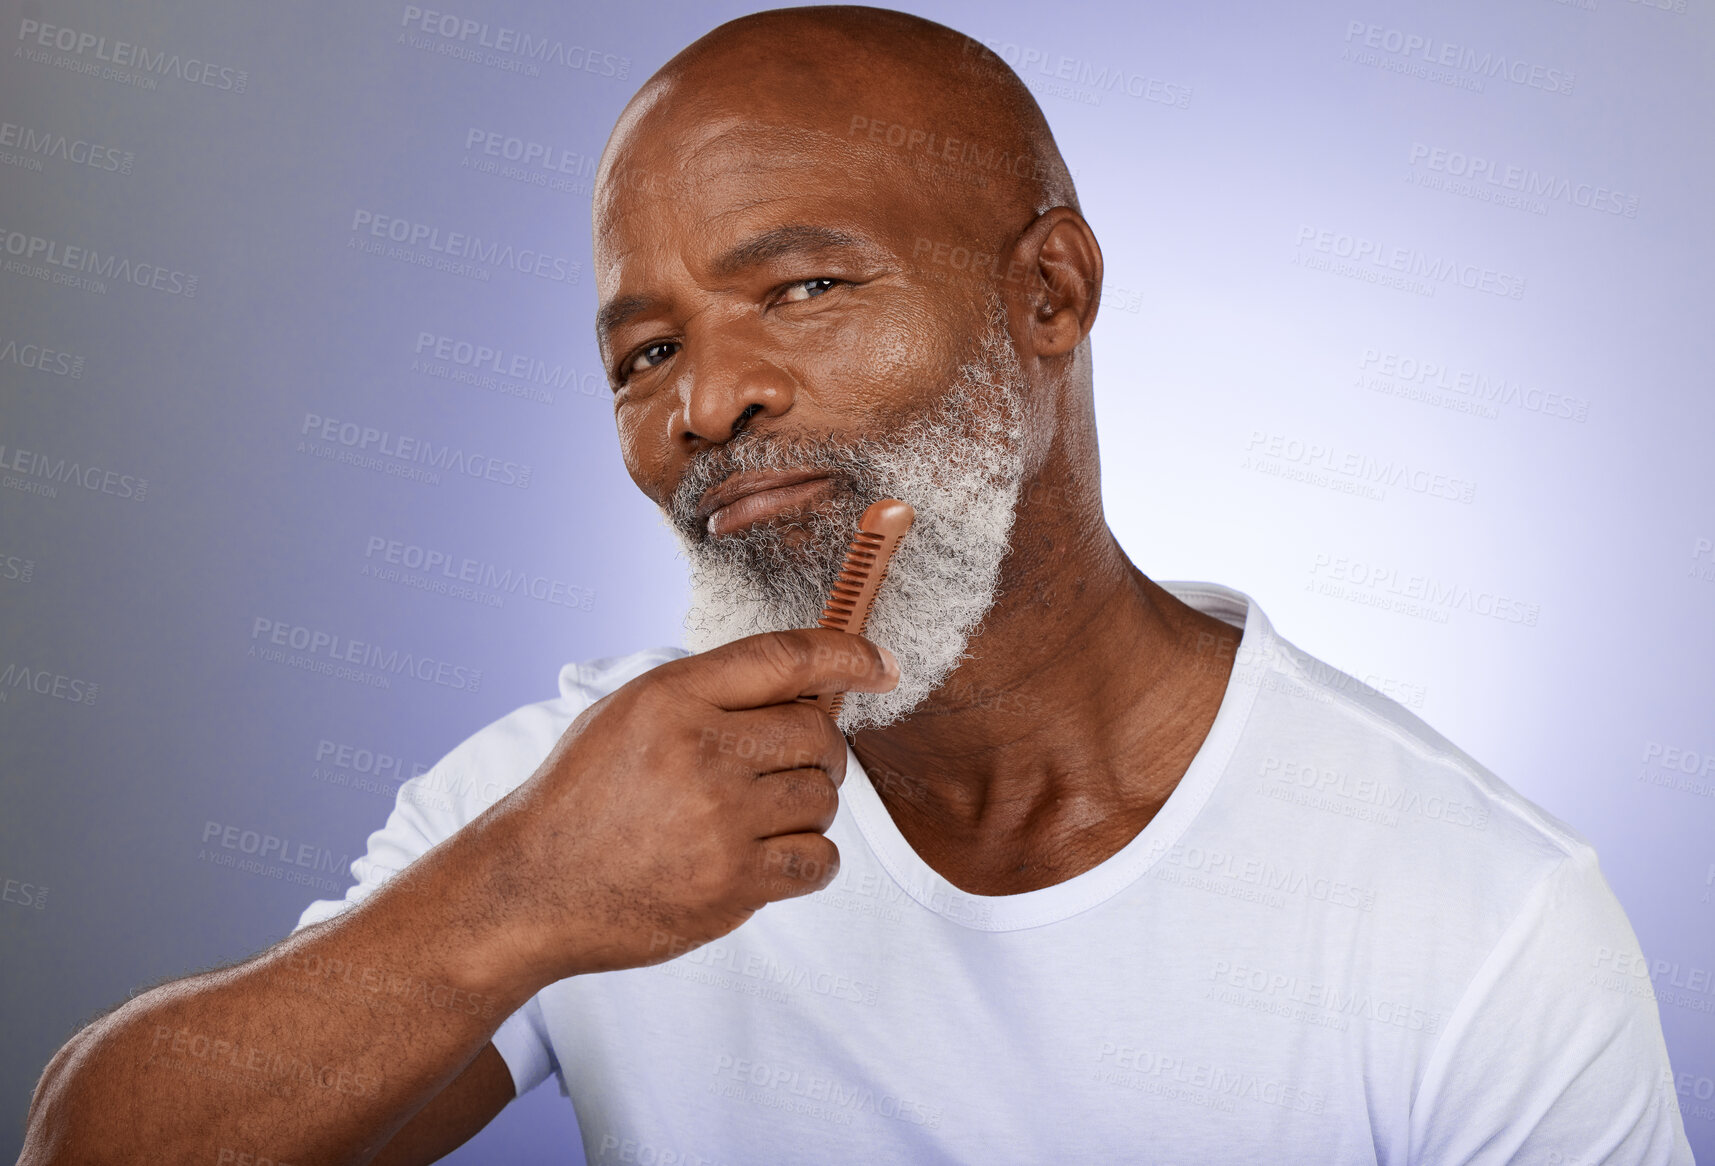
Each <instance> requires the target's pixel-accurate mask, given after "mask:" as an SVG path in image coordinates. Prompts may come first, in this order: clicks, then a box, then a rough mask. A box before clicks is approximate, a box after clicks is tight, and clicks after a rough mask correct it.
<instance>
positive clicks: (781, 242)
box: [709, 225, 865, 279]
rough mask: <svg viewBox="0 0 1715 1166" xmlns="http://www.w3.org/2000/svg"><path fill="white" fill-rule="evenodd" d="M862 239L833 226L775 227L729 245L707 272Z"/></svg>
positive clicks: (722, 273) (728, 272)
mask: <svg viewBox="0 0 1715 1166" xmlns="http://www.w3.org/2000/svg"><path fill="white" fill-rule="evenodd" d="M863 246H865V243H864V240H862V239H860V238H858V237H857V236H855V235H848V234H846V233H845V232H844V231H836V230H835V229H834V228H832V227H813V226H808V225H796V226H789V227H775V228H774V229H773V230H770V231H764V232H762V234H760V235H756V236H754V237H752V238H749V239H746V240H745V241H744V242H742V243H740V244H738V245H737V246H735V247H731V248H729V249H728V250H727V251H725V252H723V253H722V254H721V255H719V256H717V257H716V258H715V259H714V261H713V262H712V263H710V264H709V272H710V274H712V275H714V276H716V277H718V278H723V279H724V278H726V277H728V276H733V275H737V274H738V273H739V272H741V271H743V270H745V269H746V268H748V267H754V266H756V265H757V264H759V263H767V262H768V261H769V260H770V259H778V258H779V257H780V256H782V255H790V254H792V253H793V252H795V251H832V250H837V249H841V248H852V247H863Z"/></svg>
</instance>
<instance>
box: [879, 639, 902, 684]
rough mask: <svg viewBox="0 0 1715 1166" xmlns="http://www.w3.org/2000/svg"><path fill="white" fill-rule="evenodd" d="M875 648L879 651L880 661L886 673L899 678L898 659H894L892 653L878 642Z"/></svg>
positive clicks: (896, 678)
mask: <svg viewBox="0 0 1715 1166" xmlns="http://www.w3.org/2000/svg"><path fill="white" fill-rule="evenodd" d="M875 650H876V651H878V652H880V653H881V663H882V666H883V667H884V668H886V669H887V674H888V675H889V676H891V677H893V679H895V680H898V679H899V661H898V660H896V659H894V656H893V653H892V652H889V651H888V650H887V649H886V648H884V647H882V646H881V645H880V644H877V645H876V646H875Z"/></svg>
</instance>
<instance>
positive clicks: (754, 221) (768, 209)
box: [595, 119, 921, 278]
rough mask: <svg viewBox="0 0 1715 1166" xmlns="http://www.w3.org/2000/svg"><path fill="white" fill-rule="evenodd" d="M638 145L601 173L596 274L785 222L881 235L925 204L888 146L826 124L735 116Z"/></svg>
mask: <svg viewBox="0 0 1715 1166" xmlns="http://www.w3.org/2000/svg"><path fill="white" fill-rule="evenodd" d="M637 146H638V148H636V149H633V148H632V146H631V144H629V143H628V145H627V147H626V148H625V149H624V150H623V151H621V152H619V153H618V154H616V155H615V156H614V157H613V158H612V160H611V165H609V166H608V167H606V168H605V169H604V171H603V174H602V183H603V185H602V187H601V191H600V194H599V195H598V199H597V207H596V221H595V248H596V269H597V273H598V276H601V275H607V276H608V277H610V278H611V277H614V275H615V273H614V272H612V271H611V270H609V269H610V268H611V267H612V266H613V265H614V264H617V263H619V262H622V261H623V260H624V259H625V258H627V257H628V256H637V255H639V254H640V253H649V252H652V251H658V250H659V249H660V248H661V247H662V246H663V245H672V246H674V248H675V249H677V250H680V251H682V252H684V253H685V254H686V255H687V257H693V256H694V257H701V258H705V259H712V258H713V257H715V256H716V255H718V254H720V253H722V252H724V251H725V250H726V249H727V248H728V247H730V246H732V245H733V244H734V243H736V242H738V241H740V240H742V239H744V238H747V237H749V236H751V235H754V234H756V233H758V232H761V231H766V230H769V229H771V228H772V227H774V226H778V225H780V224H782V223H786V222H800V221H802V222H809V223H819V224H822V225H825V226H827V227H829V228H830V229H833V230H840V229H846V230H849V231H852V232H853V233H861V234H863V235H865V236H867V237H870V238H872V239H875V240H878V241H879V240H880V239H881V238H882V237H884V236H886V235H888V234H890V233H893V232H894V231H895V230H897V228H898V226H899V224H900V221H901V220H902V219H905V218H908V217H909V216H910V215H911V214H912V213H913V211H914V210H915V209H917V207H916V204H918V203H919V202H920V201H921V192H920V190H919V189H918V185H917V184H916V183H915V182H913V181H911V180H910V174H909V169H908V168H906V167H902V166H901V165H900V163H899V161H898V160H897V159H894V158H892V157H890V156H889V154H888V151H887V148H886V147H885V145H882V146H878V145H877V144H876V143H873V142H870V141H868V140H867V139H865V138H864V137H863V136H862V135H851V134H847V133H840V132H837V131H835V130H832V129H828V128H825V127H822V126H813V125H782V124H767V123H757V122H754V121H752V122H748V123H746V122H741V121H738V120H736V119H730V120H725V121H722V122H719V123H714V124H705V125H703V126H700V127H697V129H696V130H695V131H694V132H693V133H691V134H689V135H687V136H685V137H683V138H674V139H669V138H667V137H665V136H660V137H646V139H645V140H644V141H642V142H639V143H637Z"/></svg>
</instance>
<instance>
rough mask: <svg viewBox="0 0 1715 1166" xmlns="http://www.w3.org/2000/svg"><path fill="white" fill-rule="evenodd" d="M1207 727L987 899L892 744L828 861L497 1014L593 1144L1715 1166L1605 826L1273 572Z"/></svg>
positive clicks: (418, 814)
mask: <svg viewBox="0 0 1715 1166" xmlns="http://www.w3.org/2000/svg"><path fill="white" fill-rule="evenodd" d="M1170 589H1171V590H1172V591H1173V593H1174V594H1175V595H1177V596H1179V597H1180V598H1181V599H1183V600H1185V601H1186V602H1187V603H1190V604H1192V605H1193V606H1195V607H1197V608H1198V609H1199V610H1202V611H1205V612H1208V613H1209V614H1211V615H1213V616H1215V617H1217V618H1219V619H1222V620H1224V621H1226V622H1227V623H1229V624H1232V625H1234V626H1238V627H1242V628H1243V636H1242V639H1241V641H1240V645H1239V651H1238V658H1237V661H1236V663H1235V666H1234V670H1233V674H1232V679H1231V681H1230V683H1229V685H1228V688H1227V692H1226V694H1225V697H1224V698H1223V700H1222V702H1221V707H1220V711H1219V713H1218V715H1217V716H1216V718H1215V722H1214V726H1213V728H1212V729H1211V730H1210V732H1209V736H1208V739H1207V740H1206V741H1205V742H1204V743H1203V746H1202V748H1201V749H1200V750H1199V751H1198V753H1197V756H1196V758H1195V760H1193V761H1192V763H1191V766H1190V768H1189V770H1187V772H1186V774H1185V776H1184V779H1183V780H1182V781H1181V782H1180V783H1179V785H1178V787H1177V788H1176V789H1175V790H1174V792H1173V794H1172V796H1171V797H1169V798H1168V800H1167V802H1166V804H1165V805H1164V806H1163V807H1162V808H1161V811H1160V812H1159V813H1158V814H1157V815H1156V816H1155V818H1154V819H1153V820H1152V821H1151V822H1150V823H1149V825H1148V826H1146V827H1145V828H1144V829H1143V831H1142V832H1141V833H1139V834H1138V835H1137V837H1135V838H1133V839H1132V840H1131V842H1129V843H1128V844H1127V845H1126V846H1124V847H1123V848H1122V849H1121V850H1120V851H1119V852H1118V853H1116V854H1114V855H1113V856H1112V857H1110V858H1108V859H1107V860H1106V861H1105V862H1103V863H1101V864H1100V865H1099V866H1097V867H1095V868H1094V869H1092V870H1089V871H1086V872H1084V873H1083V874H1080V875H1077V876H1076V877H1074V878H1071V879H1068V880H1066V881H1065V882H1063V883H1059V884H1056V885H1054V886H1051V887H1045V888H1043V889H1041V890H1036V891H1028V892H1025V893H1024V894H1018V895H997V896H985V895H971V894H966V893H964V892H963V891H960V890H959V889H957V888H956V887H954V886H953V885H952V884H951V883H949V882H947V881H946V880H945V879H943V878H941V877H940V876H939V875H937V874H936V873H935V871H934V870H933V869H931V868H930V867H929V866H928V865H927V864H926V863H925V862H924V861H923V860H922V859H921V858H919V857H918V856H917V854H916V853H915V852H913V851H912V849H911V847H910V846H909V845H908V844H907V843H906V841H905V839H904V837H903V836H902V835H901V834H900V832H899V830H898V828H897V827H896V826H895V825H894V823H893V820H892V819H891V817H890V816H889V815H888V813H887V810H886V808H885V807H884V805H883V803H882V802H881V800H880V798H879V797H878V796H877V794H876V791H875V789H874V787H873V785H872V784H871V782H870V781H869V779H868V777H867V776H866V775H865V773H864V770H863V768H862V766H861V765H860V764H859V763H858V761H857V758H856V757H855V756H851V757H848V759H847V771H846V780H845V785H844V787H843V789H842V791H841V797H840V809H839V814H838V816H837V818H836V819H835V821H834V824H833V826H832V828H831V829H830V830H829V831H828V835H829V837H830V838H832V839H833V840H834V841H835V842H836V843H837V844H838V845H839V848H840V856H841V869H840V874H839V876H838V879H837V881H836V882H835V883H834V884H833V885H832V886H831V887H829V888H828V889H827V890H825V891H822V892H819V893H817V894H814V895H810V896H807V897H805V898H801V899H796V900H792V901H788V902H783V903H775V904H771V905H770V906H768V907H766V908H764V909H763V910H762V911H760V912H759V913H758V914H756V915H755V916H753V917H752V918H751V919H750V920H749V921H748V922H746V923H745V924H744V925H743V926H742V927H740V928H739V929H738V930H737V931H734V932H733V933H732V934H731V935H729V936H727V937H726V938H724V939H721V940H718V941H716V942H714V943H712V944H709V945H708V946H706V947H702V948H698V949H696V950H694V951H691V952H688V953H686V954H684V955H682V956H680V957H678V958H676V959H674V960H672V961H670V962H668V963H666V964H662V965H658V966H655V967H649V968H637V969H632V970H627V971H619V972H606V973H601V974H597V975H588V976H580V977H574V978H572V979H568V980H562V981H560V982H558V983H555V984H552V985H550V986H549V987H547V988H545V989H543V990H542V991H541V992H540V993H539V994H538V995H537V996H536V997H534V998H533V999H532V1000H531V1001H530V1002H529V1004H528V1005H526V1006H525V1007H524V1008H523V1009H522V1010H520V1011H519V1012H518V1013H517V1014H515V1015H513V1016H512V1017H510V1018H508V1019H507V1020H506V1022H505V1023H504V1024H503V1025H502V1026H501V1027H500V1030H499V1031H498V1032H497V1033H496V1034H495V1036H494V1044H495V1046H496V1048H498V1049H499V1051H500V1054H501V1056H502V1057H504V1058H505V1060H506V1063H507V1065H508V1066H510V1068H511V1070H512V1075H513V1078H514V1080H515V1082H516V1084H517V1087H518V1090H519V1092H520V1093H522V1092H524V1091H525V1090H527V1089H530V1088H532V1087H534V1086H535V1085H536V1084H537V1083H539V1082H540V1081H542V1080H543V1079H545V1078H546V1077H547V1076H548V1075H549V1074H551V1073H557V1074H558V1075H559V1078H560V1082H561V1088H562V1090H563V1091H564V1092H565V1093H566V1094H567V1095H568V1096H569V1097H570V1098H571V1100H572V1102H573V1104H574V1105H575V1106H576V1110H577V1116H578V1121H579V1124H580V1126H581V1128H582V1130H583V1137H584V1148H585V1153H586V1156H587V1157H588V1160H589V1161H590V1162H591V1163H612V1162H635V1163H643V1164H647V1166H756V1164H759V1163H787V1162H802V1163H815V1164H818V1166H827V1164H830V1163H861V1164H866V1166H867V1164H873V1163H914V1164H918V1163H980V1164H982V1166H1000V1164H1004V1163H1080V1164H1081V1163H1103V1164H1110V1163H1152V1164H1156V1166H1168V1164H1203V1163H1222V1164H1232V1163H1241V1162H1258V1163H1268V1164H1269V1166H1279V1164H1280V1163H1283V1162H1316V1163H1368V1162H1377V1163H1455V1162H1458V1163H1465V1162H1482V1163H1502V1162H1515V1161H1520V1162H1531V1163H1562V1164H1568V1166H1570V1164H1576V1163H1594V1162H1605V1163H1651V1164H1656V1163H1674V1164H1676V1166H1677V1164H1681V1163H1690V1162H1691V1151H1690V1148H1689V1146H1688V1145H1687V1143H1686V1138H1685V1132H1684V1127H1683V1124H1682V1122H1681V1119H1680V1115H1679V1110H1678V1105H1677V1103H1676V1098H1675V1093H1674V1089H1673V1079H1672V1074H1671V1070H1670V1069H1669V1065H1668V1058H1667V1051H1666V1047H1665V1045H1664V1043H1663V1040H1662V1035H1661V1023H1660V1018H1659V1016H1658V1013H1657V1010H1656V1004H1655V1000H1654V998H1653V997H1652V996H1651V995H1650V994H1649V990H1648V980H1647V979H1642V980H1640V979H1638V978H1636V976H1635V972H1634V969H1635V968H1636V967H1638V966H1642V961H1641V958H1640V957H1639V953H1638V946H1637V940H1636V938H1635V936H1634V935H1633V933H1632V929H1631V926H1630V925H1629V924H1628V923H1627V921H1626V917H1625V914H1624V912H1623V911H1622V909H1621V907H1620V905H1619V903H1618V902H1617V901H1616V900H1615V898H1614V895H1613V893H1612V891H1610V890H1609V888H1608V885H1607V883H1606V881H1605V880H1604V879H1603V877H1602V874H1601V871H1600V870H1599V869H1598V867H1597V864H1596V855H1595V852H1594V851H1593V850H1592V849H1591V847H1590V845H1589V844H1588V843H1587V842H1585V841H1584V840H1583V839H1582V838H1581V837H1580V836H1579V835H1577V834H1576V833H1574V832H1573V831H1572V830H1571V829H1570V828H1569V827H1568V826H1566V825H1565V824H1564V823H1562V822H1559V821H1557V820H1556V819H1554V818H1553V817H1551V816H1550V815H1548V814H1546V813H1544V812H1543V811H1542V810H1540V809H1538V808H1537V807H1536V806H1534V805H1532V804H1531V803H1530V802H1528V801H1526V800H1525V799H1524V798H1522V797H1520V796H1519V795H1518V794H1517V793H1515V792H1514V791H1513V790H1512V789H1510V788H1508V787H1507V786H1506V785H1505V784H1503V783H1502V782H1501V781H1500V780H1499V779H1498V778H1496V777H1495V776H1494V775H1493V774H1491V773H1489V772H1488V771H1487V770H1485V769H1483V768H1482V767H1481V766H1480V765H1478V764H1477V763H1476V762H1474V761H1472V760H1471V759H1470V758H1469V757H1467V756H1465V755H1464V754H1463V753H1461V752H1460V751H1459V750H1457V749H1456V748H1454V747H1453V746H1452V745H1451V744H1449V743H1448V742H1447V741H1446V740H1444V739H1443V738H1442V737H1441V736H1439V735H1438V734H1437V733H1436V732H1435V731H1434V730H1433V729H1430V728H1429V727H1428V726H1427V725H1425V724H1423V723H1422V722H1421V721H1419V720H1418V719H1417V718H1415V717H1413V716H1412V715H1411V714H1410V713H1408V712H1406V711H1405V710H1404V709H1402V708H1401V707H1399V706H1398V705H1397V704H1395V703H1393V702H1392V701H1390V700H1388V699H1387V698H1385V697H1383V696H1381V695H1379V694H1377V693H1375V692H1373V691H1371V690H1369V689H1367V688H1365V687H1364V686H1362V685H1361V684H1359V683H1358V682H1356V681H1354V680H1353V679H1352V678H1351V677H1349V676H1346V675H1344V674H1343V673H1340V672H1338V671H1336V670H1334V669H1332V668H1330V667H1328V666H1327V665H1325V664H1322V663H1321V662H1319V661H1317V660H1315V659H1313V658H1312V657H1310V656H1307V655H1306V654H1304V653H1303V652H1301V651H1299V650H1298V649H1297V648H1294V647H1293V646H1292V645H1290V644H1288V643H1287V642H1285V641H1284V640H1282V639H1280V638H1279V637H1277V636H1276V635H1275V634H1274V632H1273V630H1272V628H1271V627H1270V625H1269V622H1268V620H1267V618H1266V617H1265V616H1264V615H1263V614H1262V612H1261V611H1260V610H1259V609H1258V608H1257V607H1256V605H1255V604H1254V603H1251V602H1250V600H1249V599H1248V598H1246V597H1245V596H1243V595H1240V594H1238V593H1236V592H1233V591H1230V590H1228V589H1226V588H1221V587H1215V586H1212V585H1208V584H1174V585H1171V587H1170ZM681 654H682V653H681V652H679V651H677V650H675V649H664V650H657V651H653V652H645V653H640V654H638V655H635V656H629V657H625V658H623V659H615V660H604V661H597V662H594V663H590V664H574V665H568V666H567V667H566V669H565V670H564V671H563V672H562V674H561V678H560V687H561V696H560V698H559V699H557V700H552V701H547V702H544V703H542V704H536V705H531V706H528V707H526V708H523V709H520V710H518V711H517V712H515V713H513V714H511V715H510V716H507V717H505V718H503V719H501V720H500V721H498V722H496V723H495V724H493V725H490V726H489V727H487V728H485V729H483V730H482V731H480V732H479V733H477V734H476V735H475V736H473V737H471V738H470V739H469V740H468V741H466V742H464V743H463V744H462V745H460V746H459V747H458V748H456V749H455V750H453V752H452V753H451V754H449V755H448V756H447V757H446V759H445V760H443V761H442V762H441V763H440V764H439V765H437V766H436V767H435V768H434V769H432V770H431V771H429V772H428V773H426V774H424V775H422V776H420V777H417V778H414V779H412V780H411V781H409V782H407V783H406V784H405V786H404V788H403V789H401V791H400V794H399V798H398V803H397V806H396V808H395V809H394V811H393V813H392V815H391V816H390V817H389V818H388V821H387V824H386V826H385V827H384V828H383V829H381V830H380V831H378V832H377V833H376V834H374V835H373V836H372V837H371V838H370V840H369V853H368V856H367V858H366V859H364V860H360V861H359V862H358V863H355V864H353V874H354V875H357V876H359V877H360V879H362V881H360V882H359V884H358V885H357V886H354V887H353V888H351V890H350V891H349V892H348V893H347V895H346V898H345V900H344V901H343V902H338V901H324V902H318V903H314V904H312V905H311V906H310V907H309V909H308V910H306V911H305V912H304V915H303V922H302V924H300V925H301V926H302V925H307V924H309V923H312V922H316V921H319V920H323V919H327V918H329V917H331V916H333V915H335V914H337V913H338V912H339V911H340V910H342V909H343V908H344V907H346V906H348V905H349V904H351V903H353V902H356V901H358V900H361V899H362V898H363V897H364V896H365V895H367V894H369V893H370V892H371V891H372V890H373V889H374V888H375V886H377V885H379V882H380V880H381V879H382V878H384V877H385V876H386V874H387V873H388V872H391V871H393V870H397V869H400V868H402V867H403V866H404V865H405V864H406V863H408V862H410V861H411V860H412V859H413V858H415V857H416V856H418V855H420V854H422V853H423V852H424V851H426V850H428V848H429V847H430V846H432V845H434V844H435V843H436V842H438V841H440V840H441V839H442V838H445V837H447V836H448V835H450V834H451V833H453V832H454V831H455V830H457V829H458V828H459V827H460V826H461V825H462V824H464V823H465V822H467V821H469V820H470V819H471V818H473V817H475V816H476V815H477V814H478V813H479V812H481V810H482V809H484V808H485V807H486V806H488V805H489V804H490V803H491V802H493V801H494V800H495V799H496V798H498V797H500V796H501V795H502V794H504V793H505V792H506V791H507V790H509V789H511V788H513V787H514V786H516V785H517V784H519V783H520V782H522V781H524V780H525V779H526V778H528V777H529V775H530V774H531V773H532V772H533V771H534V770H535V768H536V766H537V765H538V764H539V763H540V762H541V761H542V759H543V758H544V757H545V756H546V755H547V753H548V750H549V748H550V747H551V746H552V745H553V743H554V742H555V740H556V739H557V738H558V736H559V734H560V733H561V732H562V731H563V730H564V729H565V727H566V726H567V724H568V723H569V722H570V721H571V720H572V718H573V717H575V716H576V715H577V714H578V712H580V711H581V710H582V709H584V708H585V707H587V706H588V705H589V704H590V703H591V702H592V701H594V700H595V699H597V698H599V697H600V696H601V695H602V694H604V693H606V692H608V691H611V690H612V689H614V688H616V687H618V686H619V685H621V684H623V683H625V682H626V681H628V680H631V679H632V678H634V677H635V676H637V675H639V674H641V673H643V672H644V671H646V670H648V669H649V668H651V667H653V666H655V665H656V664H659V663H661V662H662V661H664V660H668V659H672V658H673V657H675V656H677V655H681Z"/></svg>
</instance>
